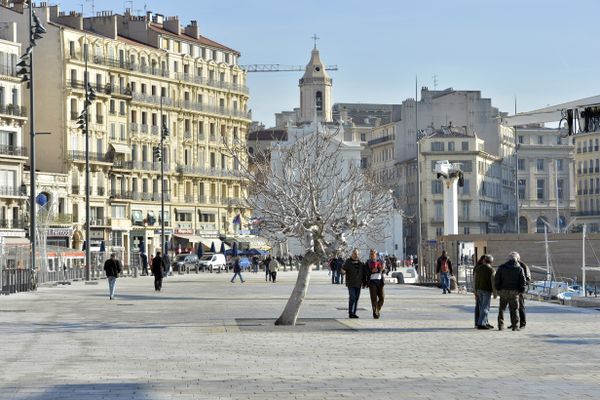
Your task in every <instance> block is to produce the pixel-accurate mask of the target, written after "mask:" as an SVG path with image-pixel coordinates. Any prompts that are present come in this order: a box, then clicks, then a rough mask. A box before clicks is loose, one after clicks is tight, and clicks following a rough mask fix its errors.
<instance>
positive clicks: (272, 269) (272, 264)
mask: <svg viewBox="0 0 600 400" xmlns="http://www.w3.org/2000/svg"><path fill="white" fill-rule="evenodd" d="M277 271H279V261H277V258H272V259H271V261H269V274H270V275H271V281H272V282H273V283H275V281H276V280H277Z"/></svg>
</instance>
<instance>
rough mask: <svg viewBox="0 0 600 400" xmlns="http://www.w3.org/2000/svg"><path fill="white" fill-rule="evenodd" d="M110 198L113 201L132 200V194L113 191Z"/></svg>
mask: <svg viewBox="0 0 600 400" xmlns="http://www.w3.org/2000/svg"><path fill="white" fill-rule="evenodd" d="M110 197H111V198H112V199H113V200H132V199H133V192H131V191H124V192H123V191H116V190H113V191H111V192H110Z"/></svg>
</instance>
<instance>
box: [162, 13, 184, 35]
mask: <svg viewBox="0 0 600 400" xmlns="http://www.w3.org/2000/svg"><path fill="white" fill-rule="evenodd" d="M163 28H164V29H166V30H168V31H169V32H171V33H174V34H176V35H180V34H181V25H179V17H167V18H166V19H165V22H164V23H163Z"/></svg>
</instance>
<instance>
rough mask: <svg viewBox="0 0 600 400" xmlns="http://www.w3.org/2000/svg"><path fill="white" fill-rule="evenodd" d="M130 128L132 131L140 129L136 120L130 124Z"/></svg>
mask: <svg viewBox="0 0 600 400" xmlns="http://www.w3.org/2000/svg"><path fill="white" fill-rule="evenodd" d="M129 130H130V131H131V132H137V131H138V124H136V123H135V122H132V123H130V124H129Z"/></svg>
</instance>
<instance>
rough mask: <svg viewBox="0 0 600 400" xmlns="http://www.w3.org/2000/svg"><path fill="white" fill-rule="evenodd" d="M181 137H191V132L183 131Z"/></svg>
mask: <svg viewBox="0 0 600 400" xmlns="http://www.w3.org/2000/svg"><path fill="white" fill-rule="evenodd" d="M183 137H184V139H191V138H192V132H184V133H183Z"/></svg>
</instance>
